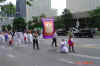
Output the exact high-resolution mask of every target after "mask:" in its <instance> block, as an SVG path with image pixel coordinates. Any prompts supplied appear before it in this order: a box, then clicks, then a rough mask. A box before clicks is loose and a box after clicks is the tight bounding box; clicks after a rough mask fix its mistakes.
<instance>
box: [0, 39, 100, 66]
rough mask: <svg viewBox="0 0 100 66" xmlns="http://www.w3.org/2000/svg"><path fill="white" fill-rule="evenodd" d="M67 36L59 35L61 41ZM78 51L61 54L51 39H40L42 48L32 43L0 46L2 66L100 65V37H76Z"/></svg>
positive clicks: (0, 65) (0, 62) (0, 64)
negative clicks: (53, 45) (36, 47)
mask: <svg viewBox="0 0 100 66" xmlns="http://www.w3.org/2000/svg"><path fill="white" fill-rule="evenodd" d="M62 38H65V39H66V37H58V44H59V41H60V40H61V39H62ZM75 43H76V44H75V49H76V53H68V54H61V53H59V48H52V47H51V46H50V45H51V40H50V39H46V40H40V50H33V49H32V45H30V46H27V45H20V46H16V47H15V46H14V47H12V48H11V47H7V46H4V45H1V46H0V66H99V65H100V38H94V39H90V38H75Z"/></svg>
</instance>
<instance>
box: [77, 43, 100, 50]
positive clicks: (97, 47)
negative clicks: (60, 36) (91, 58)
mask: <svg viewBox="0 0 100 66" xmlns="http://www.w3.org/2000/svg"><path fill="white" fill-rule="evenodd" d="M76 47H80V48H95V49H100V45H97V44H96V45H91V44H87V45H77V46H76Z"/></svg>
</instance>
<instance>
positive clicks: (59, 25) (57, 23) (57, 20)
mask: <svg viewBox="0 0 100 66" xmlns="http://www.w3.org/2000/svg"><path fill="white" fill-rule="evenodd" d="M54 25H55V28H56V29H60V28H63V29H64V24H63V23H62V21H61V16H57V17H55V20H54Z"/></svg>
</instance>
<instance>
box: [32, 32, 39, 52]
mask: <svg viewBox="0 0 100 66" xmlns="http://www.w3.org/2000/svg"><path fill="white" fill-rule="evenodd" d="M35 46H37V49H38V50H39V44H38V33H37V32H35V33H34V34H33V49H35Z"/></svg>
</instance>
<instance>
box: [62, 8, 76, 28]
mask: <svg viewBox="0 0 100 66" xmlns="http://www.w3.org/2000/svg"><path fill="white" fill-rule="evenodd" d="M61 21H62V23H63V25H64V27H65V28H66V29H69V28H71V27H72V26H73V24H74V22H73V17H72V13H71V12H70V10H68V9H64V12H63V14H62V15H61Z"/></svg>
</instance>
